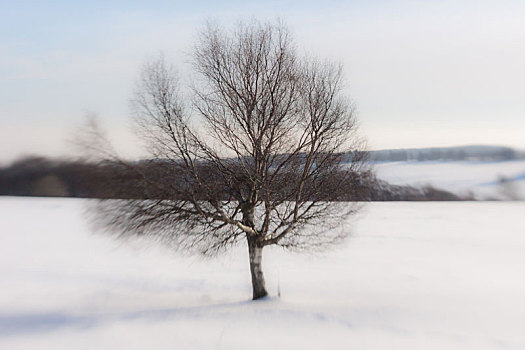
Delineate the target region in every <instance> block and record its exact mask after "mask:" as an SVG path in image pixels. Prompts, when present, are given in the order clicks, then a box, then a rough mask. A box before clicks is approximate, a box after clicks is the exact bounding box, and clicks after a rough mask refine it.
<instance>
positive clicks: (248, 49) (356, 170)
mask: <svg viewBox="0 0 525 350" xmlns="http://www.w3.org/2000/svg"><path fill="white" fill-rule="evenodd" d="M192 58H193V60H192V63H193V68H194V73H195V77H196V78H195V82H194V83H193V84H192V87H191V88H190V89H188V92H187V93H186V95H183V93H182V90H181V88H180V84H179V79H178V77H177V74H175V72H174V70H173V68H172V67H171V66H169V65H168V64H166V63H165V62H164V60H163V59H159V60H157V61H155V62H152V63H150V64H148V65H146V66H145V68H144V70H143V72H142V78H141V80H140V83H139V84H138V87H137V91H136V94H135V97H134V99H133V106H134V112H135V120H136V123H137V125H138V127H139V128H138V129H139V130H140V133H141V135H142V136H143V138H144V139H145V140H147V144H148V147H149V151H150V152H151V154H152V160H150V161H149V162H150V163H151V164H154V165H155V169H156V174H155V175H154V176H151V174H150V173H146V172H143V175H144V176H143V180H141V183H140V184H137V186H142V187H141V188H142V193H143V195H142V196H141V197H142V198H140V199H134V200H129V199H128V200H120V201H119V200H117V201H114V200H113V201H101V202H100V204H99V211H98V213H99V214H100V215H99V217H98V220H99V222H100V223H101V224H102V225H104V227H106V228H109V229H110V230H111V231H112V232H115V233H117V234H118V235H120V236H121V237H129V236H133V235H146V236H150V237H152V238H154V239H157V240H159V241H162V242H163V243H166V244H169V245H171V246H173V247H176V248H178V249H182V250H185V251H190V250H191V251H198V252H200V253H203V254H215V253H218V252H220V251H222V250H224V249H227V248H229V247H231V246H232V245H235V244H237V243H239V242H241V241H244V240H246V242H247V244H248V250H249V257H250V271H251V278H252V286H253V299H258V298H261V297H264V296H266V295H267V291H266V287H265V281H264V276H263V271H262V265H261V262H262V251H263V248H264V247H266V246H268V245H279V246H282V247H285V248H289V249H296V250H301V249H318V248H324V247H326V246H328V245H332V244H335V243H338V242H340V241H341V240H342V239H344V238H345V237H346V236H347V235H348V231H347V230H344V229H341V228H339V229H337V228H338V227H339V226H340V225H341V223H342V222H343V221H344V219H345V218H347V217H348V216H349V215H351V214H353V213H355V211H356V210H357V209H358V208H359V205H358V204H356V202H343V201H342V199H345V198H349V195H348V194H349V193H353V194H356V193H358V192H359V191H360V189H362V188H363V186H365V185H366V177H367V174H368V172H367V169H366V167H365V166H364V163H363V157H364V156H365V155H366V152H364V151H363V150H362V143H361V141H360V139H359V138H358V136H357V135H356V120H355V117H354V111H353V108H352V105H351V104H350V102H349V100H348V99H347V98H346V97H345V96H344V94H343V85H342V83H343V81H342V68H341V66H340V65H336V64H333V63H329V62H321V61H319V60H315V59H312V58H308V57H300V56H299V55H298V54H297V52H296V48H295V45H294V43H293V41H292V38H291V36H290V33H289V31H288V30H287V28H286V27H285V26H284V25H282V24H280V23H277V24H275V23H256V24H253V25H246V24H238V25H237V26H236V27H235V29H234V30H233V31H227V30H224V29H222V28H221V27H218V26H216V25H211V24H209V25H207V26H206V27H205V28H204V29H203V30H202V32H201V33H200V36H199V40H198V41H197V43H196V44H195V47H194V50H193V56H192ZM140 164H141V167H140V169H144V162H142V163H140ZM128 166H132V165H129V163H128ZM159 178H161V179H166V180H165V181H159V180H158V179H159ZM350 198H354V199H355V198H357V197H356V196H350Z"/></svg>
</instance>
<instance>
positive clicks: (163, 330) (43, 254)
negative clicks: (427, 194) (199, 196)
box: [0, 197, 525, 349]
mask: <svg viewBox="0 0 525 350" xmlns="http://www.w3.org/2000/svg"><path fill="white" fill-rule="evenodd" d="M83 207H84V201H83V200H75V199H28V198H9V197H3V198H0V237H1V238H0V239H1V241H0V243H1V244H0V283H1V290H0V349H297V348H301V349H525V333H524V330H525V279H524V276H525V235H524V234H525V220H524V219H523V213H525V203H517V202H514V203H509V202H490V203H476V202H457V203H399V202H397V203H371V204H368V205H367V206H366V208H365V210H364V211H363V212H362V213H361V214H360V215H359V217H357V218H356V219H355V220H354V221H353V222H352V223H348V224H347V225H346V226H345V229H348V230H352V231H353V232H354V233H353V236H352V237H351V238H350V239H349V240H348V242H347V243H346V244H345V245H344V246H341V247H340V248H338V249H336V250H334V251H331V252H328V253H324V254H319V255H315V256H304V255H295V254H289V253H286V252H282V251H281V250H279V249H273V250H271V249H267V250H265V253H264V254H265V255H264V259H263V265H264V269H265V272H266V278H267V286H268V288H269V291H270V293H272V294H273V295H276V291H277V285H278V283H279V281H280V289H281V294H282V297H281V298H280V299H278V298H275V297H274V298H271V299H269V300H265V301H259V302H251V301H250V300H249V299H250V294H251V291H250V281H249V269H248V258H247V252H246V249H245V247H239V248H238V249H235V250H234V251H232V253H231V254H229V255H228V256H224V257H221V258H220V259H215V260H209V261H201V260H199V259H196V258H183V257H180V256H176V255H174V254H173V253H171V252H169V251H166V250H163V249H162V248H159V247H151V246H150V247H149V248H141V247H142V246H143V243H141V242H133V243H129V242H128V243H122V242H116V241H114V240H112V239H111V238H109V237H107V236H104V235H102V234H99V235H94V234H91V233H89V232H88V230H87V229H86V225H85V222H84V220H83V218H82V210H83Z"/></svg>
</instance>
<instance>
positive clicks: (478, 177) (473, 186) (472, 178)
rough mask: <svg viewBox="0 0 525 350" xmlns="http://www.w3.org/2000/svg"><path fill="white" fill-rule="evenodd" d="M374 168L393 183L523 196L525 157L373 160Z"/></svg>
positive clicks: (498, 196)
mask: <svg viewBox="0 0 525 350" xmlns="http://www.w3.org/2000/svg"><path fill="white" fill-rule="evenodd" d="M374 168H375V171H376V175H377V177H378V178H380V179H381V180H385V181H387V182H389V183H391V184H394V185H411V186H425V185H432V186H434V187H437V188H440V189H444V190H447V191H450V192H452V193H455V194H458V195H468V194H469V193H471V194H473V195H474V197H475V198H476V199H504V200H509V199H525V160H511V161H499V162H488V161H434V162H431V161H426V162H419V161H411V162H408V161H406V162H376V163H375V164H374Z"/></svg>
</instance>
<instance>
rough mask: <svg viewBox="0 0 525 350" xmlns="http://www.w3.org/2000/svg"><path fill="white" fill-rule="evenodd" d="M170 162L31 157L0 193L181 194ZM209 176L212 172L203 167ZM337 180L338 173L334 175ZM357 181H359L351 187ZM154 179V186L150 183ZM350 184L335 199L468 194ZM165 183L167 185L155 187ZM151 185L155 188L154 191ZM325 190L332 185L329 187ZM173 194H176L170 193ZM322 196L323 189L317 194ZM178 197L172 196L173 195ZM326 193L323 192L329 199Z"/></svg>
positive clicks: (0, 184)
mask: <svg viewBox="0 0 525 350" xmlns="http://www.w3.org/2000/svg"><path fill="white" fill-rule="evenodd" d="M172 169H173V167H170V164H169V162H167V161H160V160H145V161H141V162H133V163H122V162H119V163H115V162H100V163H89V162H83V161H67V160H50V159H46V158H42V157H31V158H25V159H21V160H19V161H16V162H14V163H13V164H11V165H10V166H8V167H5V168H1V169H0V195H10V196H49V197H78V198H146V199H181V198H174V196H172V195H171V194H170V190H169V189H170V188H176V186H184V179H183V177H182V174H177V173H176V172H174V171H173V170H172ZM203 172H204V176H207V177H208V179H209V180H210V181H213V177H214V176H215V175H216V174H213V172H210V171H209V170H208V168H206V167H204V166H203ZM334 179H335V180H334V181H337V174H335V176H334ZM356 181H357V182H358V183H359V181H361V182H362V186H355V183H356ZM152 182H154V183H155V186H150V185H149V184H151V183H152ZM352 183H353V185H349V186H348V188H344V186H343V187H341V186H340V185H339V184H338V185H337V186H338V192H339V193H341V195H340V196H339V197H338V198H339V200H344V201H454V200H465V199H470V198H459V197H458V196H456V195H454V194H452V193H449V192H446V191H442V190H438V189H435V188H432V187H425V188H415V187H411V186H395V185H391V184H388V183H386V182H384V181H381V180H378V179H376V178H375V177H374V176H373V175H372V174H371V173H370V174H368V175H367V178H366V179H364V178H363V179H353V181H352ZM159 184H166V186H159ZM152 189H153V190H152ZM327 191H331V189H328V188H327ZM171 193H176V191H175V192H171ZM321 195H322V194H321ZM175 197H176V195H175ZM329 197H330V196H329V195H328V194H327V198H329Z"/></svg>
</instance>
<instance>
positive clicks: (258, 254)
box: [248, 239, 268, 300]
mask: <svg viewBox="0 0 525 350" xmlns="http://www.w3.org/2000/svg"><path fill="white" fill-rule="evenodd" d="M262 250H263V247H260V246H258V245H257V243H256V242H253V241H252V240H250V239H248V252H249V254H250V272H251V274H252V288H253V300H257V299H260V298H264V297H265V296H267V295H268V292H267V291H266V285H265V283H264V275H263V272H262Z"/></svg>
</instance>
